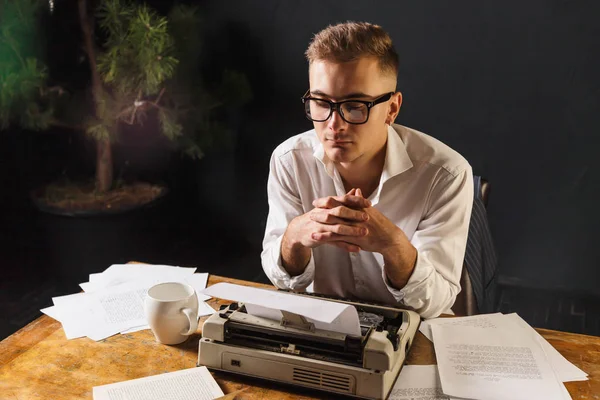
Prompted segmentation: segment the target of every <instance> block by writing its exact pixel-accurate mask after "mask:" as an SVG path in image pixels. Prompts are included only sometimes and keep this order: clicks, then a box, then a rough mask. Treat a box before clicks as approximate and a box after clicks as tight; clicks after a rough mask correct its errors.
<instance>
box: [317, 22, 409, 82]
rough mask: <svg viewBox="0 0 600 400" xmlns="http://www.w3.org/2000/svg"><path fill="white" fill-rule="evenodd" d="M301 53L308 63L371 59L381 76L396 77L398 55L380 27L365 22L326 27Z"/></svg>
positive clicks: (388, 36)
mask: <svg viewBox="0 0 600 400" xmlns="http://www.w3.org/2000/svg"><path fill="white" fill-rule="evenodd" d="M305 54H306V58H307V59H308V62H309V64H312V63H313V62H315V61H317V60H321V61H333V62H337V63H342V62H348V61H354V60H357V59H359V58H361V57H369V56H370V57H375V58H377V60H378V61H379V67H380V69H381V71H382V72H383V73H390V74H393V75H394V76H395V77H396V76H398V65H399V60H398V53H396V49H394V45H393V44H392V38H390V35H388V34H387V32H386V31H384V30H383V28H382V27H381V26H379V25H374V24H370V23H368V22H352V21H348V22H345V23H340V24H337V25H329V26H328V27H327V28H325V29H323V30H322V31H321V32H319V33H317V34H316V35H315V36H314V38H313V39H312V41H311V42H310V45H309V46H308V49H307V50H306V53H305Z"/></svg>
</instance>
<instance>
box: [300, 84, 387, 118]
mask: <svg viewBox="0 0 600 400" xmlns="http://www.w3.org/2000/svg"><path fill="white" fill-rule="evenodd" d="M309 94H310V89H309V90H307V91H306V93H304V96H302V103H304V112H305V113H306V118H308V119H309V120H311V121H314V122H325V121H327V120H328V119H329V118H330V117H331V114H333V110H335V111H337V112H338V114H340V117H342V119H343V120H344V121H346V122H347V123H349V124H354V125H360V124H364V123H366V122H367V121H368V120H369V113H370V112H371V108H373V107H375V106H376V105H377V104H381V103H385V102H386V101H388V100H389V99H391V98H392V95H393V94H394V92H389V93H386V94H383V95H381V96H379V97H378V98H376V99H375V100H373V101H364V100H344V101H339V102H334V101H329V100H325V99H318V98H315V97H310V96H309Z"/></svg>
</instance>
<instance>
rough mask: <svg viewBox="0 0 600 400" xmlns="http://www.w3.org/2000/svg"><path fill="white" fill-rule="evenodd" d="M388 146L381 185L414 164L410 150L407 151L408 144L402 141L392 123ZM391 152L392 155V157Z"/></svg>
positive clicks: (389, 129)
mask: <svg viewBox="0 0 600 400" xmlns="http://www.w3.org/2000/svg"><path fill="white" fill-rule="evenodd" d="M398 127H399V126H398ZM399 128H400V127H399ZM386 146H387V148H386V152H385V163H384V164H383V171H382V173H381V180H380V186H381V185H383V183H385V181H387V180H388V179H390V178H393V177H394V176H396V175H400V174H401V173H403V172H404V171H406V170H408V169H410V168H412V166H413V163H412V161H411V159H410V157H409V155H408V152H407V151H406V145H405V144H404V142H403V141H402V138H401V137H400V134H399V133H398V132H397V131H396V129H395V128H394V127H393V126H392V125H388V139H387V145H386ZM390 154H391V155H392V157H390Z"/></svg>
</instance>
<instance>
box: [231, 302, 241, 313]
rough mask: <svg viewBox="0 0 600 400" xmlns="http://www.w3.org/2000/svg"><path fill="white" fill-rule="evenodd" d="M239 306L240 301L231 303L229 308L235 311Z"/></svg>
mask: <svg viewBox="0 0 600 400" xmlns="http://www.w3.org/2000/svg"><path fill="white" fill-rule="evenodd" d="M238 307H239V306H238V303H231V304H230V305H229V309H230V310H231V311H235V310H237V309H238Z"/></svg>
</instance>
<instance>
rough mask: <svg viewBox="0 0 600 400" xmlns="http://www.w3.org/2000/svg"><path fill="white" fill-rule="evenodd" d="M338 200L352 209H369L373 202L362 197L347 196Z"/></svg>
mask: <svg viewBox="0 0 600 400" xmlns="http://www.w3.org/2000/svg"><path fill="white" fill-rule="evenodd" d="M336 200H337V201H338V202H339V203H341V204H343V205H345V206H346V207H350V208H367V207H370V206H371V202H370V201H369V200H367V199H365V198H364V197H362V196H353V195H345V196H342V197H341V198H336Z"/></svg>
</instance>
